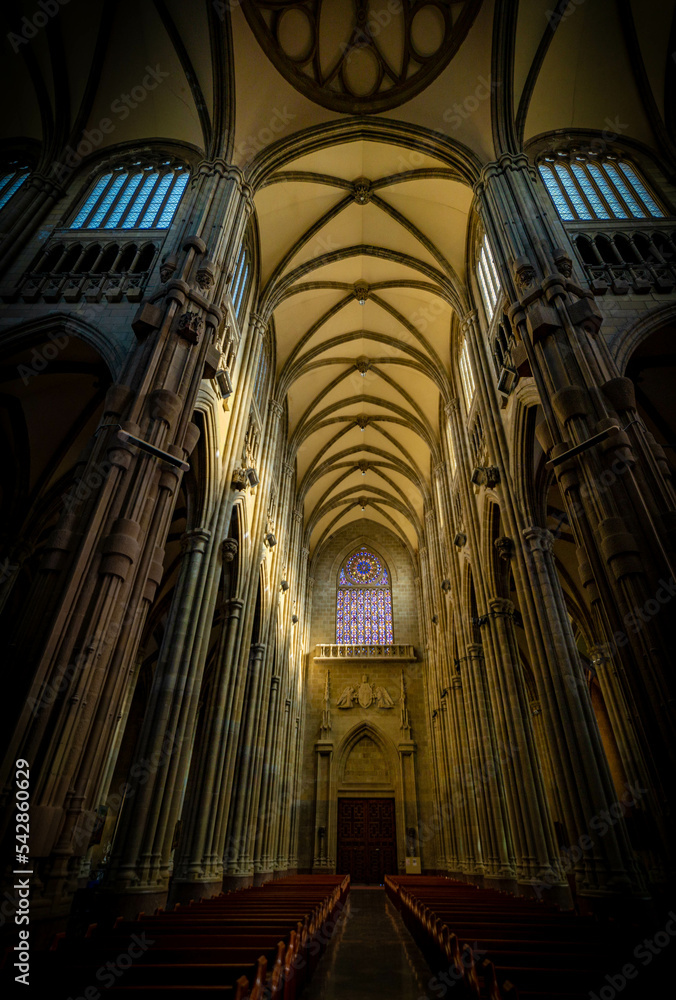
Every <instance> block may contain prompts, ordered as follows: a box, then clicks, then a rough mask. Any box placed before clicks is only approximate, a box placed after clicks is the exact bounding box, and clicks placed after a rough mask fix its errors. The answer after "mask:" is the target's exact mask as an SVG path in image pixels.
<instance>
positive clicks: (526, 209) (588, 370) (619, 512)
mask: <svg viewBox="0 0 676 1000" xmlns="http://www.w3.org/2000/svg"><path fill="white" fill-rule="evenodd" d="M476 193H477V196H478V205H479V211H480V213H481V215H482V218H483V221H484V224H485V228H486V230H487V232H488V235H489V237H490V240H491V243H492V246H493V250H494V252H495V256H496V259H497V262H498V267H499V270H500V274H501V279H502V283H503V287H504V288H505V290H506V291H507V294H508V297H509V299H510V301H511V305H510V306H509V309H508V315H509V318H510V321H511V324H512V327H513V331H514V335H515V337H516V339H517V343H518V351H519V352H520V354H521V359H520V365H519V367H520V370H522V371H524V372H526V373H532V375H533V378H534V381H535V384H536V386H537V389H538V392H539V396H540V402H541V405H542V409H543V413H544V417H545V421H544V423H543V424H542V425H541V426H540V428H539V431H538V437H539V440H540V443H541V445H542V447H543V450H544V451H545V452H546V454H547V457H548V459H549V460H550V462H553V463H554V465H553V469H554V471H555V474H556V476H557V479H558V482H559V486H560V488H561V492H562V496H563V498H564V503H565V506H566V513H567V516H568V520H569V523H570V524H571V527H572V529H573V532H574V535H575V537H576V539H578V541H579V545H580V548H579V550H578V557H579V564H580V565H579V569H580V576H581V579H582V582H583V585H584V587H585V589H586V590H587V591H589V590H591V589H592V588H595V589H596V590H598V594H599V597H600V600H599V606H600V608H601V609H602V615H603V617H604V620H605V623H606V627H605V631H606V634H607V635H608V637H609V640H610V641H611V642H612V643H613V644H614V646H615V651H616V653H617V659H618V662H619V663H621V664H622V669H623V677H622V683H623V686H624V688H625V694H626V696H627V698H628V701H629V702H630V703H631V704H632V705H633V706H635V709H636V711H637V714H638V715H639V716H641V717H642V718H643V719H645V720H648V721H647V725H646V727H645V731H644V733H643V734H642V735H641V739H642V744H643V745H642V756H643V758H644V759H645V760H646V762H648V765H649V768H650V776H651V784H653V786H654V788H655V790H656V793H657V795H658V797H663V798H664V799H665V800H666V801H667V802H668V801H670V800H671V797H672V796H673V788H672V787H670V788H667V787H666V781H665V777H664V775H665V774H671V772H672V771H673V770H674V768H675V767H676V745H675V741H674V739H673V733H674V724H675V722H676V719H675V717H674V716H675V714H676V676H675V675H674V672H673V671H672V670H671V669H670V667H669V666H668V664H670V662H671V650H672V648H673V640H674V635H675V628H676V626H675V624H674V616H673V615H671V614H670V613H669V611H668V607H669V603H670V600H671V599H672V598H671V589H672V587H673V582H672V581H673V578H674V538H675V534H674V533H675V531H676V510H675V501H674V491H673V487H672V485H671V483H670V482H669V480H668V476H667V472H668V470H667V466H666V463H665V462H664V459H663V455H662V453H661V449H659V448H658V447H657V446H656V445H655V442H654V440H652V438H651V436H650V434H649V433H648V432H647V430H646V428H645V426H644V424H643V422H642V421H641V420H640V418H638V417H637V413H636V403H635V399H634V387H633V384H632V383H631V381H630V380H629V379H626V378H624V377H622V375H621V373H620V372H619V371H618V369H617V366H616V364H615V361H614V360H613V358H612V356H611V354H610V351H609V348H608V346H607V343H606V341H605V339H604V337H603V335H602V333H600V328H601V324H602V316H601V314H600V312H599V310H598V309H597V307H596V305H595V303H594V298H593V295H592V293H591V291H589V290H588V289H587V288H586V287H583V284H580V281H579V280H578V279H577V277H576V274H575V273H574V271H575V264H574V261H575V255H574V253H573V251H572V248H571V247H570V242H569V238H568V235H567V234H566V232H565V230H564V228H563V226H562V225H561V223H560V221H559V220H558V218H556V217H555V216H554V215H553V213H552V210H551V207H550V206H549V205H548V203H547V201H546V194H545V192H544V189H543V187H542V185H541V183H540V182H539V180H538V178H537V174H536V172H535V170H534V169H533V168H532V166H531V165H530V163H529V161H528V158H527V157H526V156H525V155H524V154H518V155H511V154H504V155H502V156H501V157H500V158H499V160H498V161H497V162H495V163H491V164H488V165H487V166H486V167H485V168H484V170H483V171H482V175H481V179H480V181H479V183H478V184H477V186H476ZM581 280H582V281H583V283H584V279H581ZM599 434H602V435H603V434H605V435H606V437H605V438H604V437H601V438H600V439H597V440H596V441H594V439H595V437H596V436H597V435H599ZM590 440H591V441H592V442H593V443H592V444H591V445H589V441H590ZM574 448H579V449H580V450H579V451H578V452H577V453H576V454H574V455H573V456H572V457H569V458H565V457H563V456H566V455H567V454H568V453H569V452H570V451H571V450H572V449H574ZM609 482H612V484H613V487H612V489H608V488H607V484H608V483H609ZM671 784H672V785H673V783H671ZM671 813H672V814H673V808H672V809H671Z"/></svg>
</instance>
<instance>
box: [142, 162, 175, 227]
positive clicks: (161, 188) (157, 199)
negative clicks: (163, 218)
mask: <svg viewBox="0 0 676 1000" xmlns="http://www.w3.org/2000/svg"><path fill="white" fill-rule="evenodd" d="M172 180H173V178H172V176H171V174H165V175H164V177H163V178H162V180H161V181H160V183H159V184H158V185H157V187H156V188H155V191H154V193H153V196H152V198H151V199H150V204H149V205H148V207H147V209H146V210H145V212H144V215H143V218H142V219H141V222H140V223H139V229H150V228H151V227H152V224H153V222H154V221H155V216H156V215H157V213H158V212H159V210H160V207H161V205H162V202H163V201H164V196H165V194H166V193H167V191H168V190H169V185H170V184H171V182H172Z"/></svg>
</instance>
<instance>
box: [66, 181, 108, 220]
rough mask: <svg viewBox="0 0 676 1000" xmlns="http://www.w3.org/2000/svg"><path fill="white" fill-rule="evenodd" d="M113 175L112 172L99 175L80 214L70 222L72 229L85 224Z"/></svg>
mask: <svg viewBox="0 0 676 1000" xmlns="http://www.w3.org/2000/svg"><path fill="white" fill-rule="evenodd" d="M112 176H113V175H112V174H104V175H103V177H99V179H98V180H97V182H96V184H95V185H94V190H93V191H92V193H91V194H90V195H89V197H88V198H87V200H86V201H85V203H84V205H83V206H82V208H81V209H80V211H79V212H78V214H77V215H76V216H75V218H74V219H73V221H72V222H71V224H70V228H71V229H81V228H82V226H84V222H85V219H86V218H87V216H88V215H89V213H90V212H91V211H92V209H93V208H94V205H96V203H97V201H98V200H99V198H100V197H101V195H102V194H103V192H104V190H105V188H106V186H107V184H108V181H109V180H110V179H111V177H112Z"/></svg>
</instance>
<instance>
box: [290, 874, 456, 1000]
mask: <svg viewBox="0 0 676 1000" xmlns="http://www.w3.org/2000/svg"><path fill="white" fill-rule="evenodd" d="M431 978H432V972H431V971H430V968H429V966H428V965H427V963H426V962H425V960H424V958H423V956H422V953H421V952H420V949H419V948H418V946H417V945H416V944H415V942H414V941H413V938H412V937H411V935H410V934H409V932H408V931H407V930H406V927H405V926H404V923H403V921H402V919H401V917H400V915H399V913H398V912H397V910H396V909H395V908H394V906H392V904H391V903H390V902H389V900H388V899H387V897H386V896H385V890H384V889H382V888H380V887H378V888H375V887H368V888H367V887H364V888H361V887H359V886H356V887H355V886H353V887H352V889H351V890H350V894H349V896H348V900H347V906H346V909H345V911H344V917H343V918H342V919H341V920H340V922H339V924H338V926H337V927H336V930H335V932H334V935H333V938H332V940H331V943H330V944H329V946H328V947H327V949H326V951H325V952H324V955H323V956H322V958H321V960H320V962H319V964H318V966H317V968H316V970H315V974H314V976H313V977H312V981H311V982H310V984H309V985H308V987H307V989H305V990H304V992H303V994H302V1000H375V998H378V997H387V1000H425V998H426V997H434V996H436V995H437V994H435V993H430V991H429V982H430V979H431Z"/></svg>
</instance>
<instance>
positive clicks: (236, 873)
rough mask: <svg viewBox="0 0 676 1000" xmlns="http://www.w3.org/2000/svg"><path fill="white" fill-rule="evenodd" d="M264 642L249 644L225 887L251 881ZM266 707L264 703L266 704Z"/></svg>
mask: <svg viewBox="0 0 676 1000" xmlns="http://www.w3.org/2000/svg"><path fill="white" fill-rule="evenodd" d="M264 656H265V646H264V645H263V644H262V643H257V644H256V645H254V646H252V647H251V654H250V657H249V667H248V677H247V680H246V691H245V695H244V712H243V720H242V721H243V725H242V734H241V739H240V744H239V748H238V753H237V786H236V790H235V793H234V796H233V798H234V810H233V812H232V814H231V817H230V821H229V823H228V847H227V851H226V856H225V858H224V872H225V874H224V878H223V885H224V887H225V888H228V889H233V888H242V887H245V886H249V885H251V884H252V883H253V859H252V858H251V857H250V856H249V854H248V848H249V831H248V830H247V829H246V820H247V818H248V812H249V809H248V806H249V801H250V795H251V791H252V789H251V785H250V777H251V773H252V771H253V767H254V763H255V762H254V748H255V741H256V735H257V733H258V728H259V713H260V708H261V706H260V702H259V696H260V687H261V674H262V672H263V660H264ZM266 707H267V706H266Z"/></svg>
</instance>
